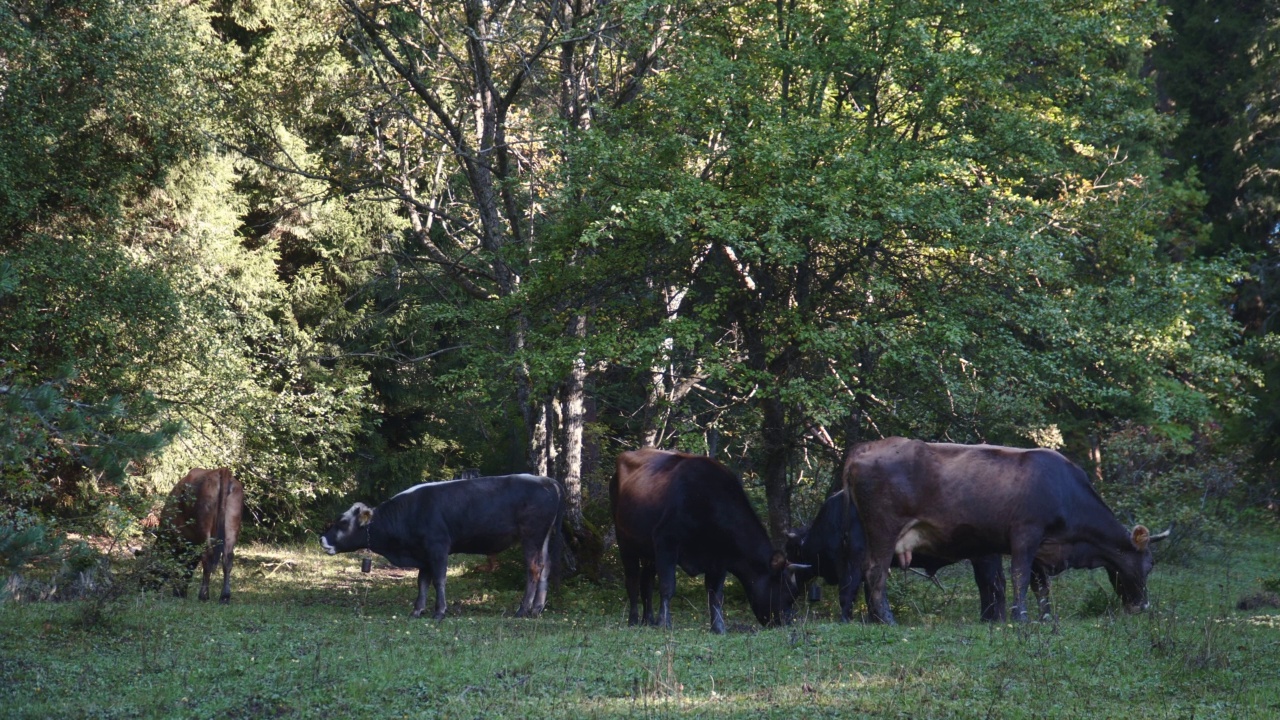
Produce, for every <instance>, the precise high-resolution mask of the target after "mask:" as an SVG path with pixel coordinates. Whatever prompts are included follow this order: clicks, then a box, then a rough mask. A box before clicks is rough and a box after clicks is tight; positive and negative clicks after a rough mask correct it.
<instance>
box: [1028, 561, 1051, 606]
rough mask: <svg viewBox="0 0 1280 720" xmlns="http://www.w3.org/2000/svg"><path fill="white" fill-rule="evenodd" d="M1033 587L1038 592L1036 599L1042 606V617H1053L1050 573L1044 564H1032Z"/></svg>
mask: <svg viewBox="0 0 1280 720" xmlns="http://www.w3.org/2000/svg"><path fill="white" fill-rule="evenodd" d="M1031 588H1032V590H1034V591H1035V593H1036V601H1037V604H1038V605H1039V606H1040V619H1041V620H1052V619H1053V603H1052V602H1051V601H1050V600H1049V574H1048V573H1047V572H1045V569H1044V566H1043V565H1041V564H1039V563H1035V562H1033V563H1032V564H1031Z"/></svg>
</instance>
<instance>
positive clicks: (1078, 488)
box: [844, 437, 1168, 623]
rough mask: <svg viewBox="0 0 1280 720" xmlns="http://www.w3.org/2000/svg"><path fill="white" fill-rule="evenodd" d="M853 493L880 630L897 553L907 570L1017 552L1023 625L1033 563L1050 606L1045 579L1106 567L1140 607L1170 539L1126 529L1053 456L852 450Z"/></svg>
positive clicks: (913, 447)
mask: <svg viewBox="0 0 1280 720" xmlns="http://www.w3.org/2000/svg"><path fill="white" fill-rule="evenodd" d="M844 486H845V490H846V491H847V492H846V494H847V495H848V496H849V497H850V498H852V499H853V501H854V502H855V503H856V504H857V510H858V513H859V515H860V516H861V518H862V521H863V526H864V528H865V530H866V535H867V554H866V557H865V559H864V560H863V576H864V578H865V580H866V593H867V610H868V613H869V614H870V616H871V619H872V620H877V621H881V622H888V623H892V622H893V613H892V612H890V610H889V603H888V600H887V599H886V597H885V577H886V575H887V574H888V572H889V565H890V564H891V562H892V560H893V558H894V556H895V555H896V556H897V558H898V562H899V564H900V565H901V566H902V567H908V566H910V565H911V564H912V558H913V556H914V555H917V554H921V553H927V554H929V555H930V556H933V557H936V558H939V559H941V560H946V561H952V562H954V561H957V560H963V559H971V558H978V557H982V556H986V555H990V554H992V553H1000V554H1007V555H1012V556H1013V558H1012V562H1011V565H1010V569H1011V571H1012V572H1011V574H1012V575H1013V589H1014V601H1013V608H1012V614H1013V617H1014V619H1017V620H1025V619H1026V617H1027V612H1026V597H1027V588H1028V585H1029V584H1031V583H1032V581H1033V577H1032V574H1033V569H1034V566H1035V565H1038V566H1039V568H1041V569H1042V570H1043V572H1036V575H1037V578H1036V580H1037V582H1036V584H1037V594H1038V595H1040V596H1041V603H1042V608H1043V606H1044V604H1045V601H1046V600H1047V592H1048V585H1047V582H1041V579H1043V578H1047V576H1048V575H1051V574H1057V573H1059V572H1062V571H1063V570H1066V569H1067V568H1098V567H1102V568H1105V569H1106V570H1107V574H1108V576H1109V577H1110V578H1111V582H1112V585H1113V586H1114V587H1115V590H1116V594H1118V595H1119V596H1120V599H1121V601H1123V603H1124V605H1125V607H1126V609H1128V610H1130V611H1137V610H1141V609H1144V608H1145V607H1147V575H1148V574H1149V573H1150V572H1151V567H1152V565H1153V564H1154V561H1153V559H1152V555H1151V544H1152V543H1153V542H1154V541H1157V540H1161V539H1163V538H1164V537H1166V536H1167V535H1168V532H1167V531H1166V532H1164V533H1161V534H1159V535H1152V534H1151V533H1150V531H1148V530H1147V528H1145V527H1143V526H1142V525H1138V526H1137V527H1134V528H1133V529H1132V530H1129V529H1128V528H1126V527H1125V526H1124V525H1122V524H1121V523H1120V521H1119V520H1117V519H1116V516H1115V514H1114V513H1112V512H1111V509H1110V508H1108V507H1107V504H1106V503H1104V502H1103V501H1102V498H1101V497H1100V496H1099V495H1098V493H1097V491H1096V490H1094V488H1093V485H1092V484H1090V482H1089V478H1088V476H1087V475H1085V473H1084V471H1083V470H1081V469H1080V467H1079V466H1078V465H1076V464H1075V463H1073V462H1071V461H1070V460H1068V459H1066V458H1065V457H1063V456H1062V455H1060V454H1058V453H1056V452H1054V451H1053V450H1046V449H1029V450H1025V449H1019V448H1009V447H998V446H994V445H955V444H951V443H926V442H921V441H919V440H908V439H906V438H900V437H899V438H888V439H885V440H877V441H874V442H869V443H863V444H862V445H858V446H856V447H854V448H853V449H852V450H850V451H849V455H848V457H847V458H846V459H845V465H844ZM1040 585H1043V587H1040ZM1042 591H1043V593H1042Z"/></svg>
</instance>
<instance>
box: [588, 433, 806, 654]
mask: <svg viewBox="0 0 1280 720" xmlns="http://www.w3.org/2000/svg"><path fill="white" fill-rule="evenodd" d="M609 501H610V504H611V506H612V509H613V522H614V527H615V528H616V531H617V536H618V552H619V554H620V555H621V556H622V568H623V571H624V573H625V574H626V584H627V598H628V601H629V610H628V622H629V623H630V624H631V625H635V624H637V622H639V620H640V618H639V615H638V608H637V605H638V603H639V602H640V600H641V599H642V598H643V602H644V622H645V623H646V624H649V625H660V626H663V627H671V597H672V596H673V595H674V594H675V588H676V568H677V567H680V568H682V569H684V571H685V572H686V573H688V574H689V575H690V576H697V575H700V574H705V576H706V578H705V585H706V589H707V607H708V609H709V610H710V613H711V630H712V632H716V633H723V632H724V631H725V625H724V609H723V606H724V581H725V577H726V575H727V574H729V573H732V574H733V576H734V577H736V578H738V580H739V581H740V582H741V583H742V587H743V589H744V590H746V593H747V602H748V603H750V605H751V610H752V612H753V613H754V614H755V616H756V619H757V620H759V621H760V624H761V625H778V624H781V623H782V622H784V621H785V620H786V619H787V617H788V616H789V614H790V612H791V607H792V605H793V604H794V602H795V593H796V583H795V572H796V571H797V570H799V569H801V568H798V567H796V566H793V565H789V564H788V563H787V561H786V555H785V554H783V553H781V552H775V551H774V549H773V546H772V544H771V543H770V542H769V535H768V533H766V532H765V529H764V525H763V524H761V522H760V518H759V517H758V516H757V515H756V513H755V511H754V510H753V509H752V508H751V503H750V502H749V501H748V500H747V495H746V493H745V492H744V491H743V489H742V484H741V483H740V482H739V481H738V478H737V477H736V476H734V474H733V473H731V472H729V471H728V470H727V469H726V468H725V467H724V466H723V465H721V464H720V463H718V462H716V461H715V460H712V459H711V458H706V457H700V456H697V455H687V454H685V453H678V452H667V451H664V450H656V449H653V448H645V449H643V450H635V451H632V452H624V453H622V454H621V455H619V456H618V461H617V471H616V472H615V473H614V476H613V481H612V482H611V483H610V484H609ZM655 575H656V577H657V580H658V596H659V598H660V600H661V606H660V608H659V611H658V616H657V618H655V617H654V615H653V606H652V604H651V601H652V595H653V581H654V577H655Z"/></svg>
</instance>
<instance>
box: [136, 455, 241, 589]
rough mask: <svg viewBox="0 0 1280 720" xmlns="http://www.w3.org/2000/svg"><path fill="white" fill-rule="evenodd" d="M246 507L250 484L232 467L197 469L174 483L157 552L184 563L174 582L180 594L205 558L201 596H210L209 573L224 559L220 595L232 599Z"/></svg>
mask: <svg viewBox="0 0 1280 720" xmlns="http://www.w3.org/2000/svg"><path fill="white" fill-rule="evenodd" d="M243 511H244V486H243V485H241V484H240V481H239V480H236V479H235V478H234V477H233V476H232V475H231V470H229V469H227V468H218V469H217V470H205V469H202V468H194V469H192V470H191V472H189V473H187V475H186V477H184V478H182V479H181V480H179V481H178V484H177V485H175V486H174V487H173V490H172V491H170V492H169V497H168V499H167V500H166V501H165V504H164V510H163V511H162V512H161V513H160V527H159V530H158V531H157V533H156V549H157V553H156V554H157V556H158V559H159V560H160V561H161V562H164V561H166V560H169V561H172V562H175V563H177V564H178V566H179V571H178V577H177V578H176V580H175V582H174V586H173V594H174V595H175V596H177V597H186V596H187V585H188V584H189V583H190V582H191V575H192V574H193V573H194V572H195V566H196V563H197V562H199V563H201V564H202V565H203V566H204V579H203V580H202V581H201V582H200V599H201V600H208V599H209V574H210V573H212V572H213V569H214V568H215V567H217V565H218V563H219V561H221V563H222V597H220V598H219V600H220V601H221V602H223V603H227V602H230V601H231V560H232V557H233V556H234V555H235V548H236V538H237V537H239V535H240V516H241V513H242V512H243ZM210 541H212V542H210ZM197 553H198V554H197ZM159 572H160V575H161V576H162V577H167V576H169V575H170V573H166V572H164V571H163V570H161V571H159Z"/></svg>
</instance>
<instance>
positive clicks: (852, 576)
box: [840, 563, 862, 622]
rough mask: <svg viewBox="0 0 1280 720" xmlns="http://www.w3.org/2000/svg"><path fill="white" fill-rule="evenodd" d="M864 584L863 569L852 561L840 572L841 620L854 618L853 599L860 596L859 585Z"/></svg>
mask: <svg viewBox="0 0 1280 720" xmlns="http://www.w3.org/2000/svg"><path fill="white" fill-rule="evenodd" d="M861 584H862V570H861V568H858V567H855V566H854V565H853V564H852V563H849V564H848V565H846V566H845V567H844V568H843V569H842V570H841V572H840V622H849V621H850V620H852V619H853V600H854V598H856V597H857V596H858V586H859V585H861Z"/></svg>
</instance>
